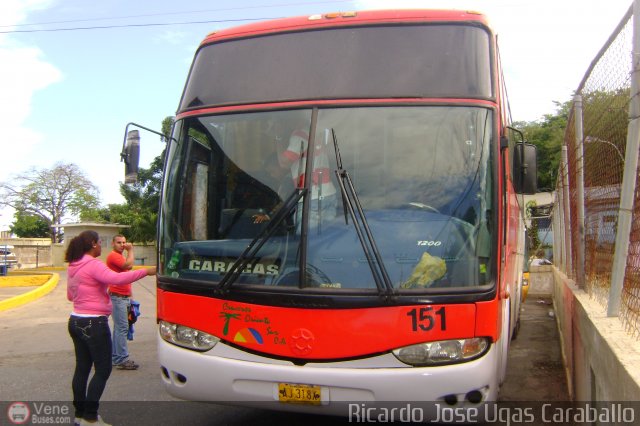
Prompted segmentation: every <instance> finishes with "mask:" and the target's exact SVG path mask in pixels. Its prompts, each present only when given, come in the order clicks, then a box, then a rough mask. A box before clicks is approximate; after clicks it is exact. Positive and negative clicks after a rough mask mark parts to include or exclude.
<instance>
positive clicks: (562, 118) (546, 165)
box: [515, 101, 571, 192]
mask: <svg viewBox="0 0 640 426" xmlns="http://www.w3.org/2000/svg"><path fill="white" fill-rule="evenodd" d="M555 104H556V107H557V110H556V113H555V114H545V115H544V117H543V119H542V120H539V121H531V122H518V123H515V126H516V127H517V128H519V129H521V130H522V132H523V133H524V136H525V140H526V141H527V142H529V143H532V144H534V145H536V147H537V151H538V191H540V192H543V191H553V189H554V188H555V185H556V177H557V175H558V166H559V165H560V156H561V150H562V143H563V140H564V132H565V130H566V128H567V122H568V119H569V112H570V111H571V102H570V101H568V102H565V103H559V102H555Z"/></svg>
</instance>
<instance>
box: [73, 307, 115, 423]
mask: <svg viewBox="0 0 640 426" xmlns="http://www.w3.org/2000/svg"><path fill="white" fill-rule="evenodd" d="M69 335H70V336H71V340H73V347H74V349H75V353H76V368H75V371H74V373H73V380H72V382H71V388H72V390H73V407H74V408H75V416H76V417H78V418H82V419H86V420H91V421H92V420H96V419H97V418H98V408H99V405H100V397H101V396H102V392H104V387H105V386H106V385H107V379H108V378H109V376H110V375H111V368H112V367H111V331H110V330H109V320H108V319H107V317H106V316H101V317H90V318H84V317H76V316H73V315H72V316H71V317H70V318H69ZM92 366H95V373H94V374H93V377H92V378H91V381H89V374H90V373H91V367H92ZM87 383H88V384H89V386H87Z"/></svg>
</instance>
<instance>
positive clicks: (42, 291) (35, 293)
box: [0, 273, 60, 311]
mask: <svg viewBox="0 0 640 426" xmlns="http://www.w3.org/2000/svg"><path fill="white" fill-rule="evenodd" d="M58 281H60V275H59V274H55V273H54V274H51V277H50V278H49V280H48V281H47V282H46V283H44V284H42V285H41V286H39V287H38V288H36V289H34V290H31V291H28V292H26V293H23V294H20V295H18V296H14V297H11V298H9V299H7V300H3V301H0V311H6V310H7V309H13V308H16V307H18V306H22V305H24V304H26V303H29V302H32V301H34V300H36V299H39V298H41V297H42V296H44V295H46V294H49V293H50V292H51V291H53V289H54V288H56V286H57V285H58Z"/></svg>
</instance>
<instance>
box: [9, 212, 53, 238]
mask: <svg viewBox="0 0 640 426" xmlns="http://www.w3.org/2000/svg"><path fill="white" fill-rule="evenodd" d="M13 217H14V219H15V221H14V222H13V224H11V226H10V227H9V230H10V231H11V233H12V234H15V235H16V236H17V237H18V238H47V237H50V236H51V235H50V233H49V223H48V222H47V221H46V220H44V219H43V218H41V217H40V216H36V215H33V214H26V213H23V212H19V211H16V212H15V213H14V215H13Z"/></svg>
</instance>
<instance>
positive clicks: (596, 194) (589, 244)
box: [552, 6, 640, 335]
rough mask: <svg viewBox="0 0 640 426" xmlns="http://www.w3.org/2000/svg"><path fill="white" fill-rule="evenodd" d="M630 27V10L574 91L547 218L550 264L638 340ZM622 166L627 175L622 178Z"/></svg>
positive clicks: (638, 218)
mask: <svg viewBox="0 0 640 426" xmlns="http://www.w3.org/2000/svg"><path fill="white" fill-rule="evenodd" d="M633 22H634V19H633V6H632V7H631V8H630V9H629V11H628V12H627V14H626V15H625V16H624V17H623V19H622V21H621V22H620V24H619V25H618V27H617V28H616V29H615V31H614V32H613V34H612V35H611V37H610V38H609V40H608V41H607V43H606V44H605V46H604V47H603V48H602V49H601V50H600V52H599V53H598V55H597V56H596V58H595V59H594V60H593V62H592V63H591V66H590V67H589V69H588V71H587V72H586V74H585V77H584V79H583V80H582V82H581V84H580V86H579V87H578V89H577V90H576V96H575V98H574V102H573V105H572V108H571V113H570V116H569V123H568V126H567V130H566V133H565V137H564V144H563V148H562V162H561V166H560V171H559V174H558V181H557V186H556V201H555V203H554V209H553V216H552V217H553V229H554V231H553V232H554V260H555V263H556V264H557V265H558V266H559V268H560V269H561V270H563V271H564V272H565V273H566V274H567V275H568V276H570V277H571V278H574V279H575V280H576V281H577V282H578V284H579V285H580V286H582V287H583V288H584V289H585V290H586V291H587V292H588V293H589V294H590V295H591V296H592V297H594V298H596V299H597V300H598V301H599V302H601V304H602V305H603V306H606V307H607V311H608V313H609V315H616V314H618V308H617V306H618V305H619V316H620V318H621V319H622V320H623V322H624V323H625V326H626V327H627V328H628V329H629V331H630V332H631V333H633V334H635V335H640V273H639V268H640V203H639V202H638V191H637V190H635V191H634V188H635V187H636V180H637V175H638V173H637V156H638V151H637V149H629V147H631V146H634V145H633V144H629V142H628V139H633V138H634V137H635V138H636V139H637V135H634V134H636V133H638V130H639V129H640V127H637V126H638V124H637V121H638V117H634V116H632V115H637V113H634V112H633V111H634V109H633V108H632V103H633V102H632V101H633V99H634V97H633V96H632V95H631V93H632V92H634V93H637V86H636V85H635V84H634V83H633V78H635V77H634V75H635V73H633V72H632V68H633V63H634V62H633V57H632V51H633V44H634V43H633V40H634V37H637V36H634V28H633V27H634V25H633ZM636 31H637V29H636ZM636 96H637V95H636ZM630 108H631V109H630ZM630 111H631V113H630ZM630 114H632V115H630ZM629 129H631V130H629ZM627 151H629V152H627ZM634 156H635V158H633V157H634ZM625 167H627V168H632V169H633V170H628V171H627V172H625ZM629 176H632V177H633V178H632V179H629ZM631 180H633V182H629V181H631ZM623 181H626V182H625V184H623ZM630 183H631V184H632V185H629V184H630ZM625 187H626V188H627V189H628V188H629V187H630V188H631V194H632V195H631V197H632V198H631V201H632V202H633V204H632V205H633V208H632V209H627V208H625V207H624V206H623V205H621V201H623V204H624V200H625V199H628V195H623V194H625V189H624V188H625ZM626 193H628V191H627V192H626ZM625 197H627V198H625ZM629 210H632V212H630V211H629ZM624 214H627V216H626V217H628V218H629V221H630V223H631V232H630V233H629V235H628V236H629V240H628V241H629V243H628V256H626V259H625V258H624V254H625V252H626V251H627V250H623V249H624V248H625V247H622V244H621V239H620V238H619V237H618V233H619V232H620V233H622V232H624V231H625V229H622V228H626V229H629V226H625V227H621V226H620V225H621V224H622V223H623V221H622V220H621V219H622V217H621V215H624ZM626 217H625V218H626ZM622 241H624V239H623V240H622ZM616 245H618V248H617V250H616ZM624 262H626V267H625V263H624ZM619 265H621V266H622V267H621V268H618V266H619ZM616 268H618V269H616ZM619 277H620V278H621V279H620V282H621V286H622V291H621V292H620V291H619V290H617V288H619V287H620V286H618V287H617V286H616V280H617V279H618V278H619ZM612 312H613V313H612Z"/></svg>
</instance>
